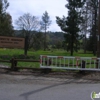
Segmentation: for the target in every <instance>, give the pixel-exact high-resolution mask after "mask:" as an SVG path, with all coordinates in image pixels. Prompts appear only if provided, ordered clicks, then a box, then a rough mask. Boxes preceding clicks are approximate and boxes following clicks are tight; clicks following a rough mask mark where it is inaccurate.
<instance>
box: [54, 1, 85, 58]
mask: <svg viewBox="0 0 100 100" xmlns="http://www.w3.org/2000/svg"><path fill="white" fill-rule="evenodd" d="M67 1H68V4H66V8H67V9H68V17H65V16H63V18H59V17H56V22H57V24H58V25H59V26H60V28H61V29H62V31H64V32H65V33H66V34H65V35H64V37H65V42H66V44H67V50H68V51H70V52H71V56H72V55H73V52H74V51H77V49H78V43H79V32H80V27H79V26H80V24H81V23H82V21H83V18H82V16H81V8H82V6H83V5H84V2H85V0H67Z"/></svg>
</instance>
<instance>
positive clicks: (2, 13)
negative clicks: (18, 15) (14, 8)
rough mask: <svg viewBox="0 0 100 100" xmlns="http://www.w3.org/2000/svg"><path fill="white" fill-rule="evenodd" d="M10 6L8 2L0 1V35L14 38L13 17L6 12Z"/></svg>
mask: <svg viewBox="0 0 100 100" xmlns="http://www.w3.org/2000/svg"><path fill="white" fill-rule="evenodd" d="M8 6H9V3H8V2H7V0H0V35H3V36H12V35H13V33H14V31H13V26H12V17H11V16H10V14H9V13H7V12H6V10H7V8H8Z"/></svg>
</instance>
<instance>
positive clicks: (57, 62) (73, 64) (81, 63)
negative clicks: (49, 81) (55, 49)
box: [40, 55, 100, 71]
mask: <svg viewBox="0 0 100 100" xmlns="http://www.w3.org/2000/svg"><path fill="white" fill-rule="evenodd" d="M40 67H41V68H54V69H69V70H90V71H100V58H96V57H95V58H93V57H70V56H47V55H41V56H40Z"/></svg>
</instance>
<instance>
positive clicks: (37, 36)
mask: <svg viewBox="0 0 100 100" xmlns="http://www.w3.org/2000/svg"><path fill="white" fill-rule="evenodd" d="M43 39H44V37H43V33H42V32H35V33H34V37H33V38H32V40H31V45H30V47H31V48H34V50H40V49H43Z"/></svg>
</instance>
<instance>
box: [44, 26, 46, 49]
mask: <svg viewBox="0 0 100 100" xmlns="http://www.w3.org/2000/svg"><path fill="white" fill-rule="evenodd" d="M44 51H46V26H45V33H44Z"/></svg>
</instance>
